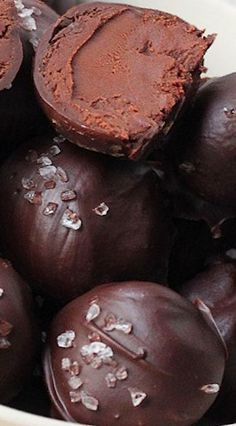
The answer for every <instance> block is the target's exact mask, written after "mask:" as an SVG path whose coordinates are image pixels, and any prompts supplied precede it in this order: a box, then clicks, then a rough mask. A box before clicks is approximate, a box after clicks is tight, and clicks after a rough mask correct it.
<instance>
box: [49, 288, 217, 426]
mask: <svg viewBox="0 0 236 426" xmlns="http://www.w3.org/2000/svg"><path fill="white" fill-rule="evenodd" d="M203 306H204V305H203ZM203 309H204V308H203ZM193 336H194V339H193ZM224 363H225V351H224V345H223V344H222V340H221V338H220V337H219V334H218V333H217V331H216V328H215V326H214V324H213V323H210V322H208V321H206V319H205V316H204V315H203V313H202V312H201V311H200V310H198V309H197V308H196V307H195V306H193V305H192V304H191V303H189V302H188V301H187V300H185V299H184V298H182V297H181V296H179V295H178V294H177V293H175V292H173V291H172V290H170V289H168V288H166V287H163V286H160V285H158V284H154V283H147V282H138V281H133V282H126V283H112V284H107V285H104V286H99V287H97V288H95V289H93V290H92V291H90V292H88V293H86V294H84V295H83V296H81V297H79V298H77V299H75V300H74V301H73V302H71V303H70V304H68V305H67V306H66V307H65V308H64V309H63V310H62V311H61V312H59V314H58V315H57V317H56V318H55V320H54V321H53V324H52V327H51V331H50V334H49V340H48V344H47V349H46V354H45V359H44V369H45V376H46V382H47V386H48V388H49V392H50V396H51V399H52V402H53V405H54V406H55V407H56V410H57V411H58V412H59V413H60V415H61V417H62V418H63V419H65V420H68V421H75V422H82V423H86V424H93V425H96V426H103V425H104V424H106V425H115V424H118V425H119V426H127V425H129V426H137V425H143V426H147V425H148V426H163V425H165V426H177V425H178V426H189V425H192V424H193V423H194V422H195V421H197V420H198V419H199V418H200V417H201V416H202V415H203V414H204V412H205V411H206V410H207V409H208V408H209V407H210V405H211V404H212V403H213V401H214V400H215V398H216V396H217V394H218V391H219V388H220V384H221V380H222V376H223V371H224Z"/></svg>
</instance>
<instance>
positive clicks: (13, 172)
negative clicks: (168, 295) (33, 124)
mask: <svg viewBox="0 0 236 426" xmlns="http://www.w3.org/2000/svg"><path fill="white" fill-rule="evenodd" d="M0 197H1V199H2V200H4V203H1V205H0V223H1V229H0V237H1V239H2V241H3V242H5V245H6V250H7V253H8V254H9V256H10V258H11V260H12V261H13V262H14V264H15V266H16V268H17V269H18V270H20V271H21V272H22V274H23V275H24V276H25V277H27V280H28V281H32V282H34V283H38V284H39V287H40V288H41V290H42V291H44V292H45V293H48V294H49V295H51V296H52V297H53V298H56V299H58V300H60V301H62V302H63V303H65V301H67V300H70V299H72V298H74V297H76V296H77V295H79V294H81V293H83V292H85V291H86V290H88V289H90V288H91V287H93V286H94V285H95V284H98V283H105V282H110V281H111V280H113V281H120V280H130V279H140V280H152V281H157V282H166V279H167V270H168V260H169V254H170V250H171V247H172V242H173V235H174V231H173V226H172V223H171V221H170V219H169V216H168V212H167V208H166V205H165V204H166V200H165V198H164V196H163V194H162V192H161V190H160V184H159V179H158V177H157V176H156V174H155V173H154V172H153V171H152V169H151V168H150V167H149V166H147V165H145V164H142V163H140V164H139V163H137V164H136V163H134V164H133V162H130V161H124V160H123V161H122V160H117V159H114V158H111V157H108V156H103V155H101V154H100V155H99V154H96V153H93V152H90V151H87V150H83V149H80V148H78V147H77V146H75V145H74V144H71V143H69V142H63V138H61V137H58V136H56V137H51V136H48V137H45V138H44V139H43V138H40V139H38V140H32V141H31V142H30V143H28V144H27V145H24V146H22V147H21V148H20V149H19V150H18V151H17V152H16V153H15V154H14V155H12V156H11V157H10V158H9V159H8V160H7V161H6V162H5V163H4V165H3V166H2V168H1V170H0Z"/></svg>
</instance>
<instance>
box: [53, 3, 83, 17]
mask: <svg viewBox="0 0 236 426" xmlns="http://www.w3.org/2000/svg"><path fill="white" fill-rule="evenodd" d="M50 3H51V4H50V5H51V6H52V7H53V9H55V10H56V11H57V13H59V14H60V15H63V13H65V12H66V11H67V10H68V9H70V8H71V7H73V6H76V5H77V4H79V3H80V0H52V1H50Z"/></svg>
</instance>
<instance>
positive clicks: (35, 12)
mask: <svg viewBox="0 0 236 426" xmlns="http://www.w3.org/2000/svg"><path fill="white" fill-rule="evenodd" d="M32 9H33V12H34V14H35V15H36V16H41V15H42V11H41V10H40V9H39V8H38V7H35V6H33V7H32Z"/></svg>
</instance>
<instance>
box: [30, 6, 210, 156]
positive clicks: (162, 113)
mask: <svg viewBox="0 0 236 426" xmlns="http://www.w3.org/2000/svg"><path fill="white" fill-rule="evenodd" d="M213 39H214V37H213V36H209V37H203V34H202V32H201V31H199V30H197V29H196V28H195V27H193V26H190V25H189V24H187V23H186V22H184V21H182V20H181V19H180V18H178V17H176V16H172V15H169V14H167V13H164V12H159V11H158V10H149V9H141V8H135V7H132V6H127V5H121V4H120V5H119V4H109V3H93V4H82V5H79V6H77V7H75V8H72V9H70V10H69V11H68V12H67V13H66V14H65V15H64V16H63V17H61V18H60V19H59V20H58V21H57V22H56V24H55V26H53V27H52V28H51V30H50V31H48V32H47V34H46V35H45V37H44V38H43V40H42V43H40V46H39V49H38V50H37V54H36V61H35V70H34V80H35V84H36V88H37V91H38V94H39V97H40V99H41V103H42V106H43V108H44V110H45V112H46V114H47V115H48V117H49V118H50V119H51V121H52V123H53V124H54V126H55V127H56V129H57V130H59V131H60V132H61V133H62V134H63V135H64V136H66V137H67V138H68V139H69V140H70V141H72V142H74V143H75V144H78V145H80V146H82V147H85V148H88V149H90V150H95V151H99V152H103V153H105V154H110V155H113V156H117V157H123V156H125V157H128V158H131V159H137V158H140V157H141V156H142V155H144V154H145V153H146V152H147V151H149V150H150V149H151V148H152V147H153V145H154V143H155V141H156V139H157V138H159V137H161V136H163V135H164V134H166V133H168V131H169V129H170V127H171V126H172V124H173V121H174V118H175V116H176V115H177V113H178V111H179V109H180V107H181V106H182V103H183V102H184V100H185V98H186V96H187V94H188V92H189V91H190V90H191V91H192V86H193V83H196V81H198V80H199V75H200V72H201V71H200V68H201V65H202V61H203V56H204V54H205V52H206V50H207V49H208V47H209V46H210V45H211V43H212V42H213ZM190 52H191V54H190Z"/></svg>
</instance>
